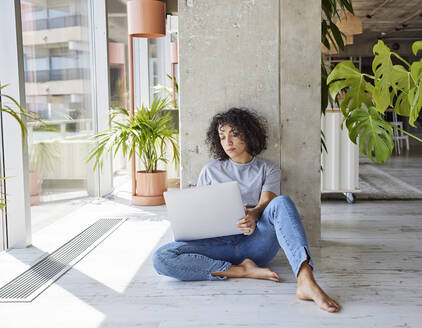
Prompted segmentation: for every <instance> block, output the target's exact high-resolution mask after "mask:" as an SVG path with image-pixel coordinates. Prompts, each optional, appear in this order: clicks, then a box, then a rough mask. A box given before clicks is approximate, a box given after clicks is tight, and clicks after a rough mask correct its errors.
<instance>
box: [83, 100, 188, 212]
mask: <svg viewBox="0 0 422 328" xmlns="http://www.w3.org/2000/svg"><path fill="white" fill-rule="evenodd" d="M168 105H169V100H168V98H154V100H153V102H152V104H151V107H149V108H148V107H146V106H144V105H142V107H141V108H140V109H139V108H138V110H137V111H135V114H134V116H133V117H131V116H130V113H129V110H128V109H127V108H123V107H120V108H117V109H114V110H112V111H111V115H110V117H111V123H112V124H111V125H112V126H111V127H110V128H109V129H106V130H103V131H101V132H99V133H97V134H95V135H94V136H93V141H94V142H95V145H94V147H93V148H92V149H91V150H90V152H89V154H88V161H89V160H91V159H93V158H95V162H94V170H95V169H97V168H98V166H99V167H100V168H102V164H103V157H104V155H105V154H107V153H109V152H111V151H112V152H113V153H114V154H116V152H117V151H118V150H119V149H122V151H123V155H124V156H126V155H127V156H128V158H131V156H132V154H133V151H135V154H136V156H137V157H138V158H139V159H140V160H141V163H142V165H143V167H144V170H139V171H137V179H136V182H137V185H136V190H137V195H136V196H138V198H139V200H140V202H138V204H140V205H161V204H164V197H163V192H164V191H166V190H167V172H166V171H165V170H158V163H159V162H163V163H167V162H168V159H167V158H166V147H167V145H169V146H171V148H172V151H173V160H174V162H175V164H176V165H177V164H178V163H179V161H180V157H179V149H178V147H177V140H176V135H177V134H178V132H177V130H176V129H174V127H173V125H172V124H171V116H170V114H169V113H164V111H163V110H164V109H166V108H167V107H168Z"/></svg>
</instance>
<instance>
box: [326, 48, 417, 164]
mask: <svg viewBox="0 0 422 328" xmlns="http://www.w3.org/2000/svg"><path fill="white" fill-rule="evenodd" d="M421 49H422V42H421V41H417V42H415V43H414V44H413V46H412V50H413V52H414V54H415V55H416V54H417V52H418V51H419V50H421ZM373 51H374V54H375V58H374V60H373V62H372V71H373V73H374V75H368V74H363V73H361V72H360V71H359V70H358V69H357V68H356V67H355V66H354V65H353V63H352V62H342V63H340V64H338V65H337V66H336V67H335V68H334V69H333V71H332V72H331V73H330V74H329V76H328V78H327V84H328V85H329V90H330V95H331V96H332V97H338V95H339V94H343V93H344V99H343V101H342V102H341V105H340V108H341V110H342V113H343V116H344V120H345V121H346V126H347V129H348V130H349V137H350V139H351V140H352V141H353V142H354V143H356V142H357V141H356V138H357V137H358V136H359V137H360V141H359V150H360V151H361V152H362V153H363V154H365V155H368V157H369V158H370V159H371V160H374V158H373V156H372V153H375V159H376V161H378V162H380V163H384V162H385V161H386V160H387V159H388V158H389V157H390V156H391V154H392V151H393V146H394V143H393V140H392V135H393V133H392V131H393V130H392V129H393V128H396V129H399V128H398V127H396V126H394V125H393V124H391V123H389V122H386V121H384V120H383V119H382V118H381V116H380V115H379V113H384V112H385V110H386V109H387V108H392V109H393V110H394V111H395V112H396V113H397V114H400V115H402V116H407V117H409V124H410V125H412V126H415V124H414V122H415V121H416V119H417V118H418V116H419V113H420V111H421V108H422V59H421V60H419V61H416V62H414V63H413V64H412V65H410V64H409V63H407V62H406V61H405V60H404V59H403V58H401V57H400V56H399V55H398V54H396V53H394V52H392V51H391V50H390V49H389V48H388V47H387V46H386V45H385V44H384V42H382V41H381V40H379V41H378V43H377V44H376V45H375V46H374V48H373ZM392 56H394V57H396V58H397V59H399V60H400V61H401V62H402V63H403V64H405V66H403V65H393V63H392V60H391V57H392ZM399 130H401V131H402V132H403V133H406V134H407V135H409V136H411V137H413V138H415V139H416V140H418V141H420V142H422V140H421V139H420V138H417V137H416V136H414V135H412V134H410V133H408V132H406V131H404V130H402V129H399Z"/></svg>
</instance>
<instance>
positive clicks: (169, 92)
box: [154, 74, 179, 108]
mask: <svg viewBox="0 0 422 328" xmlns="http://www.w3.org/2000/svg"><path fill="white" fill-rule="evenodd" d="M166 76H167V78H168V79H169V80H171V81H173V77H172V76H171V75H170V74H167V75H166ZM174 90H175V96H176V101H175V104H173V101H172V102H171V103H172V104H173V107H174V108H179V105H178V103H177V94H178V93H179V84H178V83H177V81H176V78H175V80H174ZM162 91H163V92H165V93H166V94H167V97H169V98H170V99H173V88H169V87H166V86H164V85H161V84H158V85H156V86H154V94H157V93H160V92H162Z"/></svg>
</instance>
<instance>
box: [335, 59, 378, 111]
mask: <svg viewBox="0 0 422 328" xmlns="http://www.w3.org/2000/svg"><path fill="white" fill-rule="evenodd" d="M327 83H328V84H329V90H330V95H331V97H333V98H335V97H336V96H337V95H338V93H339V92H340V91H341V90H343V89H346V88H347V89H348V90H347V91H346V95H345V98H344V100H343V102H342V103H341V105H340V107H341V109H342V111H343V113H344V112H345V111H346V108H348V109H349V110H353V109H355V108H360V107H361V106H362V104H365V105H366V107H370V106H372V101H371V99H370V98H369V97H368V95H367V94H366V92H370V91H372V90H373V87H372V85H371V84H370V83H368V82H366V81H365V78H364V75H363V74H362V73H361V72H359V70H358V69H357V68H356V67H355V66H354V65H353V63H352V62H350V61H346V62H341V63H339V64H337V66H336V67H334V69H333V71H332V72H331V73H330V74H329V75H328V78H327Z"/></svg>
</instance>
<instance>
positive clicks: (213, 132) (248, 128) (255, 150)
mask: <svg viewBox="0 0 422 328" xmlns="http://www.w3.org/2000/svg"><path fill="white" fill-rule="evenodd" d="M226 124H227V125H230V126H231V127H232V128H233V129H234V130H236V131H237V132H239V134H240V138H241V139H242V140H243V141H244V142H245V143H246V151H247V152H248V153H249V154H251V155H252V156H256V155H258V154H259V153H261V152H262V151H263V150H264V149H267V138H268V136H267V122H266V120H265V119H264V118H263V117H261V116H259V115H258V114H257V113H255V112H254V111H251V110H249V109H246V108H235V107H233V108H230V109H229V110H228V111H226V112H223V113H218V114H216V115H215V116H214V117H213V118H212V120H211V124H210V126H209V128H208V131H207V138H206V143H207V144H208V145H209V147H210V153H211V155H212V156H213V157H214V158H215V159H219V160H225V159H228V158H229V156H228V155H227V154H226V152H225V151H224V149H223V147H222V146H221V143H220V136H219V134H218V127H219V126H220V125H226Z"/></svg>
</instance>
